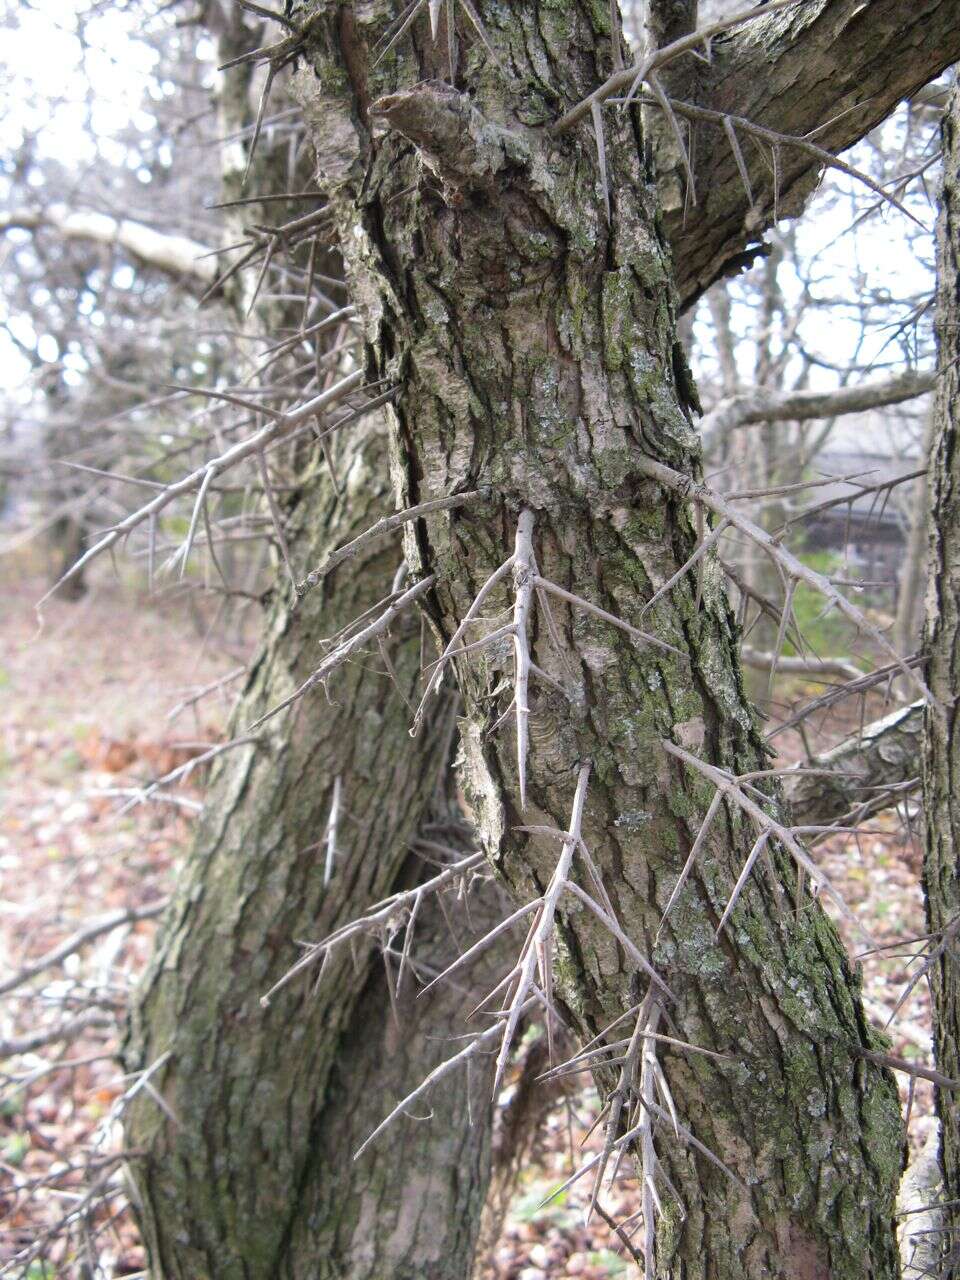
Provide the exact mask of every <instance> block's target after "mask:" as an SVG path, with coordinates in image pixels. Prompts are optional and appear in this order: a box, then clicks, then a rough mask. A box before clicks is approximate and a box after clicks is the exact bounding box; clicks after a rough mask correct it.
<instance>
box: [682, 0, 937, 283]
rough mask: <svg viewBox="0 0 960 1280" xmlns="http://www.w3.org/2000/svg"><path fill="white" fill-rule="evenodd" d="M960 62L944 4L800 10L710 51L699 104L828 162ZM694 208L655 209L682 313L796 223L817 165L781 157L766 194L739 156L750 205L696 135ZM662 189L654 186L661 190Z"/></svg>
mask: <svg viewBox="0 0 960 1280" xmlns="http://www.w3.org/2000/svg"><path fill="white" fill-rule="evenodd" d="M958 59H960V23H958V21H957V10H956V6H955V4H954V3H953V0H917V2H916V3H911V4H904V3H903V0H873V2H872V3H870V4H864V3H863V0H807V3H805V4H803V5H797V7H796V8H794V9H789V10H786V11H785V12H783V13H779V14H774V15H772V16H771V17H769V18H763V19H759V20H758V21H757V22H754V23H749V24H747V25H746V26H744V27H743V28H741V29H740V30H738V31H737V32H735V33H733V34H731V35H730V36H729V37H727V38H724V39H721V40H717V41H716V42H715V44H714V46H713V63H712V66H710V67H702V68H701V71H700V83H699V85H698V93H699V97H698V99H697V101H698V103H699V105H701V106H706V107H709V108H711V109H712V110H714V111H722V112H725V113H727V114H730V115H737V116H744V117H746V118H747V119H750V120H752V121H755V122H756V123H758V124H762V125H763V126H765V127H766V128H768V129H772V130H774V131H776V132H779V133H784V134H789V135H794V136H800V137H802V136H804V135H807V134H814V133H815V136H813V137H812V138H811V141H814V142H816V144H817V145H818V146H820V147H823V148H824V149H826V150H828V151H831V152H833V153H834V154H836V153H837V152H839V151H843V150H844V149H845V148H847V147H850V146H852V145H853V144H854V143H855V142H857V141H859V139H860V138H862V137H864V135H865V134H867V133H868V132H869V131H870V130H871V129H873V128H874V127H875V126H876V125H878V124H879V123H880V122H881V121H882V120H884V119H885V118H886V117H887V116H888V115H889V114H890V113H891V111H892V110H893V109H894V107H896V105H897V103H899V102H901V101H902V100H903V99H904V98H907V97H910V96H911V95H912V94H914V93H916V92H917V91H918V90H919V89H920V88H921V87H922V86H923V85H925V84H927V83H928V82H929V81H930V80H932V79H934V78H935V77H936V76H937V75H939V74H940V73H941V72H942V71H943V70H944V69H945V68H946V67H948V66H950V65H951V64H952V63H954V62H956V61H957V60H958ZM695 133H696V136H697V138H698V139H700V138H702V140H703V145H700V146H695V147H694V153H695V156H696V182H697V193H698V205H697V213H696V216H694V217H690V216H689V213H688V216H687V218H686V219H684V216H683V207H682V204H681V205H679V206H675V207H667V208H665V209H664V217H665V228H666V231H667V236H668V238H669V240H670V244H671V247H672V249H673V257H674V264H675V269H676V285H677V291H678V294H679V297H680V302H681V307H683V308H686V307H688V306H690V305H691V304H692V303H693V302H695V301H696V299H697V298H698V297H699V296H700V294H702V293H703V291H704V290H705V289H706V288H707V287H708V286H709V285H710V284H712V283H713V281H714V280H717V279H719V278H721V277H722V276H724V275H728V274H731V273H733V272H735V271H736V270H738V269H739V268H740V267H741V266H742V265H743V259H742V255H744V254H747V255H750V254H751V253H753V254H755V253H756V252H757V251H758V246H759V245H760V240H761V236H762V234H763V232H764V231H765V230H766V228H767V227H769V226H770V225H771V223H772V221H773V217H774V206H775V205H776V206H777V212H778V214H779V216H780V217H793V216H796V215H797V214H798V213H799V212H800V211H801V209H802V208H803V205H804V203H805V201H806V199H807V197H808V196H809V195H810V193H811V192H812V191H813V190H814V189H815V187H816V185H817V183H818V182H819V180H820V174H821V168H820V165H819V164H817V163H816V162H815V160H813V158H812V157H810V156H809V155H804V154H803V153H802V152H800V151H798V150H796V149H792V148H790V147H789V146H784V147H783V148H782V149H781V152H780V155H779V157H778V165H777V169H778V176H779V184H778V185H779V190H778V191H776V192H775V191H774V184H773V181H772V167H773V166H772V164H771V157H770V156H769V155H767V156H762V155H761V154H760V153H759V152H758V150H757V149H756V147H754V146H753V145H752V144H750V145H743V146H742V153H743V156H744V159H745V160H746V163H747V169H748V173H749V177H750V183H751V187H752V189H753V195H754V202H753V205H752V207H751V201H750V199H749V198H748V196H747V193H746V189H745V187H744V184H743V181H742V180H741V177H740V175H739V172H738V169H737V162H736V159H735V157H734V154H733V151H732V150H731V148H730V147H729V146H728V145H726V144H725V142H724V139H723V138H721V137H720V136H718V131H716V130H711V131H710V132H709V134H708V133H706V132H705V131H703V130H696V131H695ZM662 186H663V179H662V178H661V187H662Z"/></svg>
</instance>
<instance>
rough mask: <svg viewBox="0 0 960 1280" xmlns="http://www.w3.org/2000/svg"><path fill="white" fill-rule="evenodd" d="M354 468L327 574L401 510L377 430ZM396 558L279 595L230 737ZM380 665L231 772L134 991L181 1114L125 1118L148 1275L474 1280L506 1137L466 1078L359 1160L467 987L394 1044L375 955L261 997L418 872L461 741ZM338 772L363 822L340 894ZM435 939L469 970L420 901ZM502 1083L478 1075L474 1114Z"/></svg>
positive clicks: (327, 537)
mask: <svg viewBox="0 0 960 1280" xmlns="http://www.w3.org/2000/svg"><path fill="white" fill-rule="evenodd" d="M340 461H341V464H343V463H346V464H348V465H347V466H346V467H345V470H344V474H345V475H347V477H348V482H349V500H348V502H347V503H346V504H344V505H340V504H338V503H337V502H336V501H335V499H334V498H333V495H332V492H331V490H330V488H329V487H328V486H325V485H324V484H322V482H319V481H317V480H316V479H314V482H313V483H312V484H308V485H307V486H306V492H307V493H308V494H309V501H306V500H304V501H301V503H300V504H299V506H298V508H297V509H296V511H295V512H294V513H293V517H292V519H293V538H292V542H293V545H294V547H295V548H296V550H297V551H298V553H300V554H302V555H303V557H304V560H305V561H306V562H308V563H309V562H310V560H311V558H313V559H314V560H316V559H320V558H322V553H324V552H325V551H327V550H328V549H329V548H330V547H331V546H333V545H337V544H338V543H340V542H341V541H345V540H347V539H349V538H350V537H351V536H355V535H356V534H357V533H358V532H360V531H361V530H362V529H364V528H366V527H367V525H368V524H370V523H371V521H372V520H373V519H374V518H375V517H376V515H377V514H379V513H380V511H381V510H382V509H383V507H384V505H385V503H386V500H387V492H388V489H389V485H388V482H387V479H386V466H385V458H384V453H383V446H382V439H380V438H379V437H378V433H377V431H376V430H373V431H371V432H370V433H369V437H368V439H367V441H366V447H364V448H358V449H356V450H355V451H354V450H353V449H351V450H350V452H349V453H348V455H347V457H346V458H343V457H341V459H340ZM396 559H397V550H396V547H395V546H394V547H390V546H389V545H388V546H387V547H386V548H385V547H384V546H383V544H381V545H380V546H379V547H377V548H374V549H373V550H372V551H370V552H368V553H367V555H365V556H360V557H358V558H356V559H354V560H353V561H351V562H350V564H349V565H346V566H344V567H343V569H342V570H338V571H336V572H335V574H333V575H331V578H330V579H329V580H328V582H327V584H325V587H324V588H323V589H320V590H317V591H316V592H314V593H312V594H311V595H310V596H309V597H307V598H306V599H305V600H304V601H303V602H302V604H301V605H300V606H299V607H298V608H297V609H296V610H291V608H290V606H289V603H288V602H286V601H284V600H282V599H281V600H278V602H277V603H276V605H275V606H274V608H273V611H272V614H271V618H270V623H269V640H268V642H267V646H266V649H265V651H264V652H263V654H262V655H261V657H260V658H259V660H258V662H257V663H256V665H255V667H254V669H253V672H252V675H251V677H250V681H249V685H248V687H247V689H246V691H245V693H244V695H243V697H242V699H241V701H240V704H239V707H238V709H237V712H236V714H235V717H234V721H233V725H234V729H235V730H237V731H239V730H241V729H242V727H243V726H244V725H246V724H249V723H250V722H251V721H252V720H254V719H255V718H256V717H257V716H258V715H259V714H261V713H262V712H264V711H266V710H267V709H269V707H271V706H273V705H275V704H276V702H278V701H279V700H280V699H281V698H283V697H284V696H286V695H287V694H288V693H290V692H291V691H292V690H293V689H294V688H295V687H297V685H298V684H299V683H300V682H302V680H303V679H305V678H306V676H307V675H308V674H309V673H310V672H311V671H312V670H313V668H314V667H315V666H316V663H317V656H318V652H319V650H318V642H319V640H320V638H321V637H322V636H324V635H327V634H330V633H331V632H334V631H336V630H337V628H338V627H339V626H340V625H342V624H344V623H346V622H349V621H350V620H351V619H353V618H354V617H356V616H357V615H358V614H359V613H362V612H363V611H364V610H365V609H367V608H369V607H370V606H371V605H373V604H375V603H376V601H377V599H378V598H379V597H381V596H382V595H383V594H384V593H385V591H387V590H389V584H390V580H391V578H392V576H393V572H394V569H395V567H396ZM389 643H390V649H391V658H392V663H393V666H394V668H395V671H396V673H397V678H398V681H399V683H400V687H401V688H402V689H403V691H404V693H405V694H406V696H407V697H411V696H414V695H415V693H416V689H417V686H418V684H419V624H418V623H417V622H416V620H413V621H410V622H408V623H407V626H406V628H405V631H404V634H402V635H397V636H396V637H395V638H394V639H393V640H392V641H390V642H389ZM373 665H374V660H373V659H371V660H370V661H369V662H364V661H360V662H357V663H355V664H353V665H349V666H347V667H345V668H343V669H341V671H340V672H339V673H338V675H337V678H336V679H335V680H334V681H333V682H332V684H331V687H330V689H329V694H328V697H326V698H325V697H324V696H323V695H322V694H320V695H319V696H315V697H314V698H313V699H312V700H311V701H309V702H305V703H302V704H300V706H299V709H298V711H297V712H295V713H294V714H292V715H291V716H289V717H283V718H281V719H280V720H279V721H277V722H275V723H274V725H273V728H272V730H271V731H270V732H269V734H268V735H267V736H266V740H265V741H264V742H262V743H261V744H257V745H256V746H252V747H242V748H240V749H239V750H238V751H237V752H236V753H235V754H234V755H233V757H232V759H230V760H229V761H226V762H225V763H224V764H223V766H222V767H221V768H220V769H219V770H218V772H217V773H216V775H215V777H214V779H213V781H212V784H211V791H210V795H209V799H208V803H207V806H206V809H205V813H204V817H203V819H202V824H201V829H200V832H199V834H198V837H197V840H196V843H195V846H194V849H193V851H192V853H191V856H190V858H189V860H188V862H187V865H186V867H185V868H184V871H183V874H182V876H181V878H180V881H179V884H178V888H177V892H176V896H175V901H174V904H173V906H172V907H171V909H170V911H169V913H168V916H167V918H166V921H165V925H164V930H163V934H162V937H161V940H160V942H159V945H158V948H157V952H156V955H155V957H154V960H153V962H152V966H151V969H150V971H149V973H148V975H147V978H146V979H145V982H144V984H143V986H142V989H141V991H140V993H139V998H138V1001H137V1005H136V1008H135V1010H134V1014H133V1020H132V1025H131V1030H130V1033H129V1039H128V1044H127V1049H126V1058H127V1062H128V1066H129V1068H130V1069H143V1068H145V1067H147V1066H149V1065H150V1064H151V1063H152V1062H154V1061H156V1060H157V1058H159V1057H160V1055H161V1054H164V1053H168V1052H169V1053H170V1054H171V1057H170V1059H169V1062H168V1063H167V1065H166V1066H164V1067H163V1068H162V1070H161V1071H160V1072H159V1073H158V1074H157V1075H155V1076H154V1077H153V1084H154V1086H155V1087H156V1088H157V1089H158V1091H159V1092H160V1093H161V1094H162V1096H163V1098H164V1100H165V1101H166V1103H167V1104H168V1106H169V1107H170V1108H171V1109H172V1111H173V1113H174V1114H175V1116H176V1117H177V1123H173V1122H172V1121H171V1120H170V1119H169V1118H168V1117H167V1116H166V1115H165V1114H164V1112H163V1111H162V1110H161V1109H160V1107H159V1106H158V1105H157V1104H156V1103H155V1102H154V1101H153V1100H152V1099H151V1097H150V1096H149V1094H148V1093H147V1092H144V1093H142V1094H140V1095H139V1097H138V1099H137V1101H136V1102H135V1104H134V1106H133V1107H132V1109H131V1112H130V1114H129V1116H128V1119H127V1127H126V1140H127V1145H128V1146H130V1147H133V1148H137V1149H146V1151H147V1152H148V1155H147V1158H146V1159H145V1160H144V1161H138V1162H136V1163H135V1164H134V1165H133V1173H134V1177H135V1181H136V1186H137V1190H138V1193H139V1199H140V1215H141V1221H142V1223H143V1225H144V1233H145V1237H146V1240H147V1243H148V1246H149V1249H150V1255H151V1263H152V1267H153V1273H154V1274H155V1275H157V1276H158V1277H160V1276H162V1277H164V1278H165V1280H174V1278H175V1277H176V1278H178V1280H202V1278H204V1277H216V1278H217V1280H221V1278H222V1280H233V1278H234V1277H237V1278H240V1277H242V1278H243V1280H273V1278H274V1277H304V1278H306V1277H310V1280H320V1278H323V1280H327V1278H328V1277H329V1280H333V1278H334V1277H336V1278H337V1280H344V1278H346V1277H349V1280H368V1278H369V1280H373V1278H374V1277H376V1278H377V1280H413V1278H414V1277H424V1278H427V1277H429V1280H459V1278H460V1277H462V1276H463V1275H465V1274H467V1271H468V1269H469V1262H470V1258H471V1256H472V1248H473V1234H474V1232H475V1230H476V1225H477V1222H478V1219H479V1212H480V1208H481V1205H482V1201H483V1193H484V1189H485V1184H486V1176H487V1162H488V1136H489V1133H488V1126H487V1125H486V1124H479V1125H477V1126H474V1127H470V1126H466V1127H465V1126H463V1125H462V1124H461V1123H460V1120H461V1118H462V1115H463V1109H464V1093H463V1090H464V1082H463V1079H462V1078H461V1079H459V1080H455V1081H453V1082H451V1084H450V1085H449V1087H447V1088H444V1089H441V1090H439V1091H438V1093H437V1095H436V1096H435V1097H434V1099H433V1108H434V1111H435V1113H436V1116H437V1122H436V1124H435V1125H433V1126H431V1125H422V1124H413V1123H410V1122H406V1123H401V1124H400V1125H399V1126H398V1127H397V1128H395V1130H394V1131H393V1132H392V1133H390V1134H388V1135H387V1136H386V1138H385V1140H384V1143H383V1144H382V1145H380V1146H378V1147H376V1148H374V1150H373V1152H372V1154H371V1155H370V1156H368V1157H365V1158H364V1160H362V1161H361V1162H359V1163H358V1164H357V1165H356V1166H351V1163H350V1157H351V1154H352V1152H353V1150H355V1149H356V1147H357V1146H359V1143H360V1141H361V1140H362V1138H363V1137H365V1136H366V1135H367V1133H369V1131H370V1129H372V1128H373V1127H374V1125H375V1123H376V1121H377V1120H379V1118H380V1117H381V1115H382V1112H383V1110H384V1109H385V1108H389V1106H391V1105H392V1104H393V1102H394V1101H395V1099H396V1097H397V1095H398V1094H399V1095H400V1096H402V1093H403V1092H408V1091H409V1090H410V1089H411V1088H413V1087H414V1086H415V1085H416V1084H418V1083H419V1082H420V1080H421V1079H422V1078H423V1076H424V1075H425V1074H426V1073H427V1072H428V1071H429V1070H431V1068H432V1067H433V1066H434V1065H436V1063H437V1062H438V1061H440V1060H441V1059H442V1058H443V1057H445V1056H446V1055H447V1053H448V1049H447V1046H446V1045H445V1044H444V1043H443V1041H442V1039H440V1038H438V1033H439V1035H442V1033H443V1030H444V1029H445V1028H448V1027H450V1026H451V1025H452V1024H453V1022H454V1016H455V1014H456V1013H458V1012H459V1011H460V1008H461V1006H462V1002H463V994H462V992H460V991H458V992H456V993H445V994H442V995H441V996H440V997H438V999H437V1000H436V1001H433V1002H429V1001H428V1002H420V1003H419V1004H417V1003H414V1004H413V1005H410V1001H409V999H404V998H402V999H401V1004H402V1005H403V1006H404V1009H403V1013H402V1019H403V1022H402V1026H401V1029H400V1030H398V1029H397V1028H396V1027H395V1026H394V1025H393V1024H392V1022H391V1010H390V1001H389V998H388V994H387V984H386V983H385V981H384V979H383V972H382V966H381V965H380V963H379V961H375V959H374V957H372V956H371V955H370V953H369V949H368V948H361V951H360V954H359V955H358V956H357V957H356V958H352V957H351V949H350V948H349V947H344V948H343V949H342V953H341V954H338V955H336V956H335V957H334V958H333V959H332V960H331V961H330V963H329V964H328V966H327V969H326V972H325V974H324V980H323V982H322V984H321V985H320V987H319V990H318V991H317V992H316V994H312V993H311V984H310V980H309V978H307V979H305V980H304V981H301V982H299V983H296V984H291V985H290V986H289V987H287V988H284V990H283V991H282V992H281V993H279V994H278V995H277V996H276V998H275V999H274V1000H273V1001H272V1003H271V1005H270V1007H269V1008H267V1009H262V1008H261V1007H260V1004H259V997H260V996H261V995H262V994H263V993H264V992H265V991H267V990H268V989H269V988H270V987H271V985H272V984H273V983H274V982H276V981H277V980H278V979H279V978H280V977H281V976H282V975H283V974H284V973H285V972H286V970H287V969H289V967H290V966H291V964H292V963H293V962H294V960H295V959H296V958H297V951H296V949H295V947H294V945H293V940H294V939H297V938H318V937H321V936H323V935H325V934H326V933H327V932H329V931H330V930H331V929H333V928H335V927H337V926H338V925H340V924H343V923H345V922H347V921H349V920H351V919H353V918H354V917H355V916H356V915H357V914H358V912H359V911H360V910H361V909H362V908H363V906H364V905H366V904H368V903H372V902H374V901H376V900H377V899H379V898H381V897H383V896H384V895H385V894H387V893H390V892H393V891H395V890H396V888H397V887H398V885H399V884H403V883H404V882H405V883H406V884H408V885H409V884H412V883H414V882H415V876H416V871H417V870H418V869H419V870H420V871H422V866H421V865H420V864H418V866H417V867H416V868H414V867H411V865H410V861H411V859H410V855H409V853H408V846H409V841H410V840H411V838H412V837H413V836H414V835H415V834H416V831H417V827H418V825H419V823H420V822H421V821H422V820H423V817H424V813H425V811H426V808H427V806H428V804H429V803H430V800H431V796H432V794H433V792H434V789H435V785H436V783H437V781H438V778H442V775H443V772H444V770H445V767H446V753H447V750H448V744H449V740H450V739H449V734H447V735H446V737H445V736H444V732H443V731H442V729H441V727H440V726H436V730H437V731H436V732H435V733H433V734H431V735H428V736H427V737H426V738H425V739H424V740H423V741H422V742H420V743H414V744H411V742H410V739H409V736H408V733H407V712H406V707H405V704H404V702H403V700H402V698H401V695H400V692H399V691H398V690H397V689H395V688H394V687H393V686H392V684H391V682H390V680H389V678H388V677H387V676H386V675H385V674H374V673H373V672H372V671H371V670H370V669H369V668H370V667H372V666H373ZM447 722H448V725H449V715H448V716H447ZM337 776H340V777H341V778H342V789H343V801H342V803H343V809H344V814H343V818H342V819H341V822H340V824H339V828H338V836H337V850H338V853H337V865H336V871H335V874H334V876H333V879H332V880H331V882H330V885H329V887H328V888H324V885H323V880H324V874H323V872H324V856H325V854H324V835H325V831H326V824H327V819H328V816H329V810H330V803H331V797H332V789H333V784H334V779H335V778H336V777H337ZM432 934H436V935H437V938H436V940H435V941H434V942H433V943H432V948H433V952H434V953H435V954H434V955H433V960H434V963H442V962H443V961H444V958H446V959H449V958H450V957H449V955H448V954H446V952H445V951H444V948H443V946H442V945H441V939H440V934H439V930H438V926H437V923H436V921H435V920H434V921H433V922H431V920H430V913H429V912H426V911H425V912H424V913H423V918H422V920H421V923H420V925H419V926H418V937H419V938H420V939H421V940H422V941H423V942H424V943H427V942H428V940H430V939H431V937H432ZM447 949H449V943H447ZM423 958H424V959H425V960H427V961H428V962H429V960H430V958H431V951H430V947H429V946H428V947H427V949H426V950H425V952H424V957H423ZM430 1004H432V1005H433V1011H432V1014H431V1011H430V1008H429V1007H427V1008H423V1007H422V1006H423V1005H428V1006H429V1005H430ZM408 1006H409V1007H408ZM425 1028H426V1031H427V1032H428V1033H429V1034H424V1029H425ZM485 1075H486V1073H484V1072H477V1073H475V1075H474V1077H473V1079H472V1081H471V1082H470V1091H471V1095H472V1099H473V1104H474V1106H475V1108H476V1114H477V1115H478V1116H482V1115H483V1114H484V1112H483V1103H484V1102H485V1101H486V1100H487V1099H488V1097H489V1080H487V1079H485V1078H484V1077H485ZM331 1170H335V1174H332V1173H331Z"/></svg>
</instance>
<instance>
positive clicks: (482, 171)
mask: <svg viewBox="0 0 960 1280" xmlns="http://www.w3.org/2000/svg"><path fill="white" fill-rule="evenodd" d="M370 115H371V116H374V117H379V118H381V119H383V120H385V121H386V122H387V124H388V125H390V127H391V128H392V129H395V130H396V131H397V132H398V133H402V134H403V136H404V137H405V138H409V139H410V141H411V142H413V143H414V144H415V145H416V146H417V148H418V149H419V151H420V152H421V154H422V156H423V158H424V160H425V161H426V162H427V164H429V165H430V167H431V168H432V169H433V170H434V171H435V172H436V173H437V174H438V176H440V177H441V178H444V179H447V180H448V181H450V182H451V183H453V185H455V186H486V185H488V184H489V183H490V180H491V179H492V178H494V177H496V175H498V174H499V173H501V172H502V171H503V170H504V169H506V168H507V167H508V166H516V165H523V164H525V163H526V162H527V161H528V159H529V149H528V147H527V143H526V140H525V139H524V138H523V137H522V136H521V135H520V134H519V133H514V132H512V131H511V130H509V129H504V128H503V127H502V126H500V125H497V124H493V123H492V122H491V121H489V120H487V119H486V117H485V116H483V115H481V113H480V112H479V111H478V110H477V108H476V107H475V106H474V105H473V103H472V101H471V100H470V98H468V97H467V96H466V94H462V93H458V92H457V90H456V89H454V88H452V87H451V86H450V85H448V84H444V83H443V81H440V80H425V81H423V82H422V83H421V84H418V85H415V86H414V87H413V88H412V89H405V90H403V91H401V92H400V93H391V94H387V95H386V97H383V98H378V99H377V101H376V102H374V103H373V104H372V105H371V107H370Z"/></svg>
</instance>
